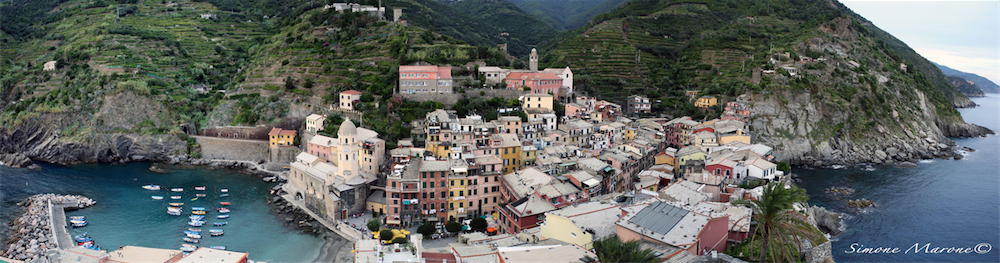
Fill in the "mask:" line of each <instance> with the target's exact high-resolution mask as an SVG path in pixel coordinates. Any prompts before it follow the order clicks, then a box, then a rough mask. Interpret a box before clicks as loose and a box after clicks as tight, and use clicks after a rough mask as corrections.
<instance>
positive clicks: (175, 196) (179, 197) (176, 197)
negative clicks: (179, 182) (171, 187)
mask: <svg viewBox="0 0 1000 263" xmlns="http://www.w3.org/2000/svg"><path fill="white" fill-rule="evenodd" d="M170 199H174V200H177V199H181V196H179V195H171V196H170Z"/></svg>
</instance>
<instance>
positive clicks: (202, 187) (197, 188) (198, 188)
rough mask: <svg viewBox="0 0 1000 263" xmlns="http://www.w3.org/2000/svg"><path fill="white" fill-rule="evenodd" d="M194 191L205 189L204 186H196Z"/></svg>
mask: <svg viewBox="0 0 1000 263" xmlns="http://www.w3.org/2000/svg"><path fill="white" fill-rule="evenodd" d="M194 190H198V191H205V187H204V186H195V187H194Z"/></svg>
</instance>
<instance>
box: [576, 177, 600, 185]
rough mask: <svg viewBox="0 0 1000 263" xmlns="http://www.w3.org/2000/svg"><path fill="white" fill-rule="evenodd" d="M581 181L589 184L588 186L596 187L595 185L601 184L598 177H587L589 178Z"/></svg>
mask: <svg viewBox="0 0 1000 263" xmlns="http://www.w3.org/2000/svg"><path fill="white" fill-rule="evenodd" d="M580 183H582V184H585V185H587V187H595V186H597V185H599V184H601V181H598V180H597V179H594V178H590V179H587V180H583V182H580Z"/></svg>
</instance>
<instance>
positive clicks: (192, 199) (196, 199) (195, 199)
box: [190, 197, 198, 201]
mask: <svg viewBox="0 0 1000 263" xmlns="http://www.w3.org/2000/svg"><path fill="white" fill-rule="evenodd" d="M190 201H198V198H197V197H195V198H191V200H190Z"/></svg>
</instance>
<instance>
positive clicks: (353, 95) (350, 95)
mask: <svg viewBox="0 0 1000 263" xmlns="http://www.w3.org/2000/svg"><path fill="white" fill-rule="evenodd" d="M358 101H361V92H360V91H356V90H346V91H341V92H340V108H341V109H345V110H354V104H355V103H357V102H358Z"/></svg>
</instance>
